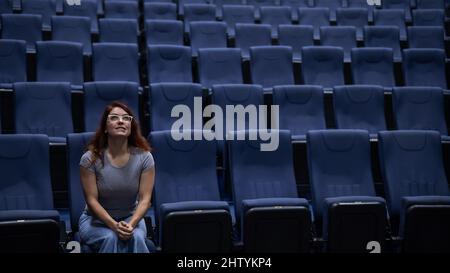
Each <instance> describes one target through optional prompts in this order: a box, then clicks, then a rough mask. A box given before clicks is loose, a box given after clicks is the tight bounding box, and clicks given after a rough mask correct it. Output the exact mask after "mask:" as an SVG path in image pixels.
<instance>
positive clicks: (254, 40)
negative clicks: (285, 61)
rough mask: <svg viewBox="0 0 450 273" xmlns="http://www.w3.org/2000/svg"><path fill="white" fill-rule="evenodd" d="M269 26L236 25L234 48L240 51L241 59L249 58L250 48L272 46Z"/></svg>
mask: <svg viewBox="0 0 450 273" xmlns="http://www.w3.org/2000/svg"><path fill="white" fill-rule="evenodd" d="M270 33H271V31H270V26H269V25H263V24H258V25H257V24H244V23H238V24H236V47H239V48H240V49H241V51H242V57H243V58H245V59H248V58H249V57H250V52H249V50H250V47H252V46H270V45H271V44H272V39H271V34H270Z"/></svg>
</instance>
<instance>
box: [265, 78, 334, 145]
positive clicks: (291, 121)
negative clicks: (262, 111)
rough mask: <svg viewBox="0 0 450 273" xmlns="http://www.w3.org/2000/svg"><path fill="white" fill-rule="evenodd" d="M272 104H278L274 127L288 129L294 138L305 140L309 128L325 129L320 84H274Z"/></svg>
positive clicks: (322, 96)
mask: <svg viewBox="0 0 450 273" xmlns="http://www.w3.org/2000/svg"><path fill="white" fill-rule="evenodd" d="M273 105H278V106H279V117H278V124H277V125H276V128H279V129H280V130H290V131H291V134H292V138H293V139H295V140H305V136H306V133H307V132H308V131H309V130H320V129H326V124H325V110H324V95H323V90H322V87H321V86H315V85H284V86H283V85H279V86H275V87H274V88H273Z"/></svg>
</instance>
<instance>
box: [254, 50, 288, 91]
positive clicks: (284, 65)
mask: <svg viewBox="0 0 450 273" xmlns="http://www.w3.org/2000/svg"><path fill="white" fill-rule="evenodd" d="M292 62H293V56H292V49H291V48H290V47H289V46H252V47H250V76H251V79H252V83H254V84H260V85H262V86H263V87H264V88H266V87H269V88H270V87H273V86H275V85H286V84H294V69H293V64H292Z"/></svg>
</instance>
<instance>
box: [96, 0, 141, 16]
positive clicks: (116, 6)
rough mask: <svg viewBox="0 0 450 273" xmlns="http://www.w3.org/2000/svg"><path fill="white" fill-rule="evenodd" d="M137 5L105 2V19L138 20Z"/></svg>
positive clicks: (124, 2)
mask: <svg viewBox="0 0 450 273" xmlns="http://www.w3.org/2000/svg"><path fill="white" fill-rule="evenodd" d="M138 4H139V3H138V2H137V1H136V2H131V1H117V2H116V1H105V4H104V5H105V18H119V19H138V18H139V5H138Z"/></svg>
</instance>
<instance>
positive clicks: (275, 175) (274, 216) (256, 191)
mask: <svg viewBox="0 0 450 273" xmlns="http://www.w3.org/2000/svg"><path fill="white" fill-rule="evenodd" d="M260 132H262V131H257V130H250V131H238V132H235V133H234V138H235V139H236V138H237V140H235V139H232V140H230V141H228V148H229V152H230V157H229V158H230V172H231V182H232V188H233V197H234V203H235V209H236V221H237V227H238V229H239V231H240V234H241V238H242V241H243V243H244V250H245V251H246V252H258V253H262V252H271V253H273V252H309V251H310V240H311V230H310V229H311V215H310V211H309V208H308V206H309V204H308V201H307V200H306V199H304V198H299V197H298V194H297V187H296V182H295V175H294V164H293V151H292V144H291V136H290V133H289V131H275V130H272V133H275V134H277V135H278V143H277V144H278V147H277V148H276V149H274V150H269V151H264V150H263V151H261V147H264V146H262V145H264V144H267V143H265V141H261V140H260V139H255V140H253V139H250V137H251V135H252V134H257V133H260ZM240 139H244V140H240Z"/></svg>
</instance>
